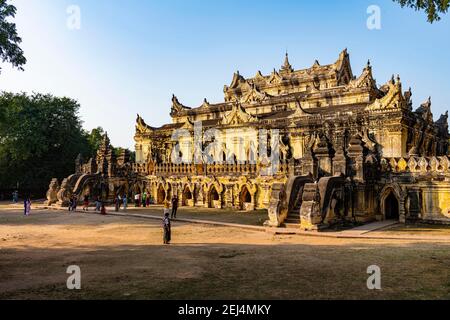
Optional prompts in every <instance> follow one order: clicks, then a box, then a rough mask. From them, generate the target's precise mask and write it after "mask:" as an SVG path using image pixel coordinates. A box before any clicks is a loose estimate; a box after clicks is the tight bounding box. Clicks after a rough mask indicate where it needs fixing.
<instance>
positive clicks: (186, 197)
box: [183, 186, 194, 207]
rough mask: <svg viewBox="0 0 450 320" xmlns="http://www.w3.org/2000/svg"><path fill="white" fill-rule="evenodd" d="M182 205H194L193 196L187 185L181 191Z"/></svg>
mask: <svg viewBox="0 0 450 320" xmlns="http://www.w3.org/2000/svg"><path fill="white" fill-rule="evenodd" d="M183 206H185V207H193V206H194V198H193V195H192V192H191V189H189V187H188V186H186V188H184V191H183Z"/></svg>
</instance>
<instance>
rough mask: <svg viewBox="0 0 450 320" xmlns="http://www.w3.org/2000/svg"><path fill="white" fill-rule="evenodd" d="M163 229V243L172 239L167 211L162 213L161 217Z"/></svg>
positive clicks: (168, 242) (167, 242)
mask: <svg viewBox="0 0 450 320" xmlns="http://www.w3.org/2000/svg"><path fill="white" fill-rule="evenodd" d="M163 230H164V236H163V241H164V244H170V241H171V240H172V239H171V238H172V230H171V225H170V218H169V212H166V213H165V214H164V218H163Z"/></svg>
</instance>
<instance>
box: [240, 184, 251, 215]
mask: <svg viewBox="0 0 450 320" xmlns="http://www.w3.org/2000/svg"><path fill="white" fill-rule="evenodd" d="M251 203H252V195H251V194H250V192H249V191H248V188H247V186H243V187H242V190H241V194H240V195H239V207H240V209H241V210H246V204H251Z"/></svg>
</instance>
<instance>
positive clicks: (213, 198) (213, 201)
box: [209, 186, 220, 208]
mask: <svg viewBox="0 0 450 320" xmlns="http://www.w3.org/2000/svg"><path fill="white" fill-rule="evenodd" d="M219 201H220V196H219V193H218V192H217V189H216V187H214V186H213V187H212V188H211V191H210V194H209V207H210V208H216V207H219V206H220V204H219V203H218V202H219Z"/></svg>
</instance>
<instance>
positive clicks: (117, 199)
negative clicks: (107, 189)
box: [114, 195, 121, 212]
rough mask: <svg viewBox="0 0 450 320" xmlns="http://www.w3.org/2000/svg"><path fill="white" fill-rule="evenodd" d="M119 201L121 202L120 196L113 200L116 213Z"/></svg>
mask: <svg viewBox="0 0 450 320" xmlns="http://www.w3.org/2000/svg"><path fill="white" fill-rule="evenodd" d="M120 201H121V199H120V196H119V195H117V197H116V198H115V200H114V205H115V211H116V212H119V208H120Z"/></svg>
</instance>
